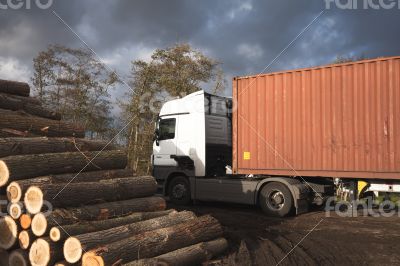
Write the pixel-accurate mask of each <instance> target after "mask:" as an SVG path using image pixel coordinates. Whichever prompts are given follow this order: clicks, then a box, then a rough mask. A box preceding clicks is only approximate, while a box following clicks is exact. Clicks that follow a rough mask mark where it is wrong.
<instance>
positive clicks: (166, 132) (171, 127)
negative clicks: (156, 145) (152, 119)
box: [159, 118, 176, 140]
mask: <svg viewBox="0 0 400 266" xmlns="http://www.w3.org/2000/svg"><path fill="white" fill-rule="evenodd" d="M175 124H176V119H175V118H168V119H161V120H160V122H159V132H160V136H159V140H167V139H174V138H175Z"/></svg>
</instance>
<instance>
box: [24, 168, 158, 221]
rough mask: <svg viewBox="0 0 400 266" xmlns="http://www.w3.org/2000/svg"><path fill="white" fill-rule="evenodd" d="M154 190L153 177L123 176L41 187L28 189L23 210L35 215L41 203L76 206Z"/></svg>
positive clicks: (39, 209)
mask: <svg viewBox="0 0 400 266" xmlns="http://www.w3.org/2000/svg"><path fill="white" fill-rule="evenodd" d="M156 191H157V182H156V181H155V179H154V177H151V176H140V177H126V178H116V179H110V180H101V181H98V182H86V183H70V184H64V183H62V184H49V185H47V184H43V185H41V186H31V187H29V188H28V190H27V191H26V193H25V198H24V203H25V207H26V209H27V211H28V212H29V213H32V214H36V213H38V212H40V211H41V209H42V207H43V203H44V201H48V202H51V204H52V206H53V207H77V206H80V205H82V204H93V203H94V202H95V201H97V202H98V201H105V202H109V201H119V200H127V199H132V198H142V197H148V196H152V195H154V194H155V193H156Z"/></svg>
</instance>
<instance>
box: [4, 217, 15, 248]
mask: <svg viewBox="0 0 400 266" xmlns="http://www.w3.org/2000/svg"><path fill="white" fill-rule="evenodd" d="M0 236H1V237H0V249H5V250H8V249H11V248H13V247H14V246H15V244H16V243H17V236H18V227H17V224H16V223H15V221H14V219H13V218H11V217H10V216H5V217H1V218H0Z"/></svg>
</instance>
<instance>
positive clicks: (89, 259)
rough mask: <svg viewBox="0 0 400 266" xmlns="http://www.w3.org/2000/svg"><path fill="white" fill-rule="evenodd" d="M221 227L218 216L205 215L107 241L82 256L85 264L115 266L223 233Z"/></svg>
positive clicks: (203, 240)
mask: <svg viewBox="0 0 400 266" xmlns="http://www.w3.org/2000/svg"><path fill="white" fill-rule="evenodd" d="M222 233H223V231H222V227H221V225H220V224H219V223H218V221H217V220H216V219H214V218H213V217H211V216H209V215H206V216H203V217H200V218H198V219H193V220H191V221H188V222H186V223H182V224H178V225H175V226H171V227H168V228H162V229H158V230H154V231H150V232H146V233H142V234H139V235H135V236H131V237H128V238H126V239H124V240H121V241H117V242H113V243H107V244H104V245H102V246H100V247H98V248H97V249H96V250H92V251H89V252H87V253H85V254H84V256H83V258H82V265H83V266H87V265H90V266H93V265H102V266H104V265H113V264H114V263H117V262H118V263H125V262H130V261H133V260H137V259H139V258H151V257H155V256H159V255H161V254H165V253H168V252H171V251H173V250H177V249H180V248H184V247H187V246H190V245H194V244H197V243H200V242H205V241H210V240H212V239H216V238H219V237H221V236H222Z"/></svg>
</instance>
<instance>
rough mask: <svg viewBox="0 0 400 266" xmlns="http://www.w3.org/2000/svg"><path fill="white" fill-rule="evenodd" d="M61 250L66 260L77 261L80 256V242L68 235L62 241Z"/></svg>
mask: <svg viewBox="0 0 400 266" xmlns="http://www.w3.org/2000/svg"><path fill="white" fill-rule="evenodd" d="M63 252H64V258H65V260H66V261H67V262H69V263H76V262H78V261H79V260H80V259H81V258H82V245H81V242H80V241H79V240H78V239H77V238H75V237H69V238H68V239H67V240H66V241H65V243H64V247H63Z"/></svg>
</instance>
